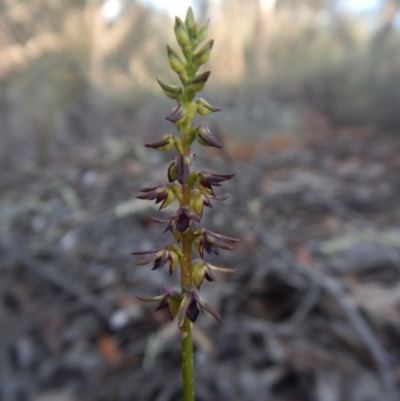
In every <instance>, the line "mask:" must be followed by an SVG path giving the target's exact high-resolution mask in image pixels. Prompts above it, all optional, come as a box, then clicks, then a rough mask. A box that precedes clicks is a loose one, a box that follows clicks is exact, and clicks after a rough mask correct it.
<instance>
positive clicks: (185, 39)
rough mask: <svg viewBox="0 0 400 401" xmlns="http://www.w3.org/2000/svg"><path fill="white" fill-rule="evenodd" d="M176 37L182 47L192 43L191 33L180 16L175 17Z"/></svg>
mask: <svg viewBox="0 0 400 401" xmlns="http://www.w3.org/2000/svg"><path fill="white" fill-rule="evenodd" d="M174 30H175V37H176V41H177V42H178V44H179V46H180V47H183V46H187V45H189V43H190V38H189V33H188V30H187V28H186V26H185V23H184V22H183V21H182V20H181V19H180V18H179V17H175V28H174Z"/></svg>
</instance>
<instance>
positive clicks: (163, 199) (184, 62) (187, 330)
mask: <svg viewBox="0 0 400 401" xmlns="http://www.w3.org/2000/svg"><path fill="white" fill-rule="evenodd" d="M209 22H210V20H207V21H205V22H203V23H201V24H198V23H197V22H196V20H195V18H194V14H193V10H192V8H191V7H189V9H188V10H187V13H186V17H185V19H184V21H183V20H182V19H180V18H179V17H176V19H175V25H174V33H175V38H176V41H177V43H178V45H179V48H178V50H179V51H177V50H175V49H174V48H172V47H170V46H167V55H168V61H169V64H170V67H171V68H172V70H173V71H174V72H175V73H177V75H178V78H179V80H180V82H181V84H182V85H179V86H177V85H171V84H169V83H167V82H165V81H163V80H161V79H158V78H157V82H158V84H159V85H160V87H161V89H162V90H163V92H164V94H165V95H166V96H167V97H168V98H170V99H173V100H175V102H176V105H175V107H174V108H173V109H172V111H171V112H170V113H169V115H167V117H165V118H166V119H167V120H168V121H170V122H171V123H173V125H174V128H175V129H176V131H178V132H179V135H178V134H175V133H171V132H167V133H166V134H165V135H164V136H163V137H162V138H161V139H159V140H157V141H154V142H151V143H147V144H146V145H145V146H146V147H147V148H152V149H156V150H158V151H166V150H170V149H172V148H175V150H176V152H177V154H176V155H175V156H174V157H173V158H172V160H170V161H169V163H168V169H167V172H166V175H167V179H168V182H166V183H163V184H160V185H158V186H154V187H148V188H143V189H142V190H140V191H141V194H140V195H139V196H138V198H139V199H148V200H154V201H155V203H156V204H160V209H163V208H166V207H167V206H169V205H171V204H172V202H174V200H175V199H176V201H177V203H179V206H178V208H177V210H176V211H175V212H174V213H172V214H169V215H164V216H161V217H153V218H151V220H152V221H154V222H156V223H167V224H166V228H165V232H167V231H170V232H171V233H172V235H173V236H174V238H175V241H176V242H175V243H170V244H167V245H165V246H162V247H158V248H155V249H151V250H144V251H137V252H133V253H132V254H133V255H136V256H141V258H140V260H138V261H137V263H136V265H138V266H142V265H147V264H150V265H152V267H151V269H152V270H156V271H157V270H160V269H162V268H163V267H164V266H168V269H169V273H173V272H174V270H175V269H176V267H177V266H178V265H179V266H180V275H179V277H180V279H181V283H180V284H181V285H180V287H181V291H180V292H176V291H171V290H169V289H167V288H166V287H164V286H163V292H162V293H161V294H160V295H157V296H155V297H152V298H149V297H139V296H137V298H138V299H140V300H142V301H144V302H148V301H158V306H157V308H156V310H160V309H167V311H168V313H169V315H170V318H171V320H172V319H174V318H175V317H177V321H178V326H179V328H180V329H181V334H182V351H183V352H182V358H183V364H182V366H183V378H184V399H185V401H194V399H195V395H194V389H193V337H192V323H194V322H196V320H197V319H198V316H199V314H200V311H202V312H204V311H207V312H208V313H210V314H211V315H212V316H213V317H214V318H215V319H216V320H217V321H218V322H221V316H220V315H219V313H218V312H217V311H216V310H215V309H214V308H212V307H211V306H210V305H208V304H207V303H206V302H205V300H204V299H203V298H201V297H200V295H199V294H198V292H197V290H198V289H199V288H200V287H201V285H202V284H203V283H204V282H205V281H207V282H213V281H216V277H217V274H216V273H215V272H218V271H220V272H225V273H228V272H231V271H233V270H232V269H228V268H223V267H217V266H214V265H212V264H210V263H208V262H205V261H204V260H203V256H204V253H208V254H216V255H218V253H219V250H220V249H223V250H229V251H230V250H233V249H235V244H236V243H238V242H240V241H239V240H238V239H236V238H232V237H227V236H224V235H221V234H216V233H214V232H212V231H210V230H207V229H206V228H201V227H197V226H196V223H199V222H200V221H201V218H202V216H203V212H204V208H205V207H208V208H212V207H213V205H212V202H213V201H214V200H218V201H222V200H225V199H227V197H226V196H217V195H216V194H215V192H214V191H215V188H217V187H220V186H221V185H222V183H223V182H224V181H227V180H229V179H231V178H232V177H233V174H215V173H211V172H210V171H207V170H205V171H190V170H191V166H192V163H193V158H194V152H193V151H192V148H191V147H192V145H193V146H194V145H197V144H199V145H201V146H211V147H214V148H218V149H221V148H222V144H221V143H220V142H219V141H218V140H217V138H215V137H214V136H213V134H212V133H211V132H210V130H209V128H208V127H207V126H206V125H204V124H200V125H198V126H193V119H194V117H195V116H196V115H197V114H198V115H199V116H207V115H209V114H211V113H215V112H218V111H220V108H218V107H216V106H213V105H212V104H210V103H208V102H207V101H206V100H204V99H203V98H201V97H197V95H196V93H197V92H200V91H201V90H202V89H203V88H204V86H205V85H206V83H207V82H208V79H209V77H210V71H202V70H201V68H202V66H203V65H204V64H205V63H206V62H207V61H208V60H209V58H210V55H211V51H212V50H213V45H214V40H213V39H209V40H208V41H206V42H204V43H203V44H201V42H202V41H203V40H205V39H206V36H207V31H208V25H209ZM193 249H194V250H195V251H196V252H197V253H198V254H199V255H200V257H201V259H195V260H193Z"/></svg>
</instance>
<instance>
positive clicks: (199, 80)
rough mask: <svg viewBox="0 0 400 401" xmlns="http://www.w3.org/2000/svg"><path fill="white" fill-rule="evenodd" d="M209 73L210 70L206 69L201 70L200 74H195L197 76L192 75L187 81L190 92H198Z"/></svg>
mask: <svg viewBox="0 0 400 401" xmlns="http://www.w3.org/2000/svg"><path fill="white" fill-rule="evenodd" d="M210 74H211V71H206V72H203V73H202V74H200V75H197V77H194V78H193V79H192V80H191V81H190V82H189V89H190V91H192V92H200V91H201V90H202V89H203V87H204V85H205V84H206V82H207V80H208V78H209V76H210Z"/></svg>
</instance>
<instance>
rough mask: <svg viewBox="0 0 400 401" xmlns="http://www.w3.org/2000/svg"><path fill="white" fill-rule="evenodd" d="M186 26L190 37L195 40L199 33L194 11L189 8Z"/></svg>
mask: <svg viewBox="0 0 400 401" xmlns="http://www.w3.org/2000/svg"><path fill="white" fill-rule="evenodd" d="M185 25H186V28H187V30H188V32H189V35H190V36H191V37H192V38H193V39H194V38H195V36H196V33H197V24H196V20H195V19H194V14H193V9H192V7H189V8H188V10H187V13H186V18H185Z"/></svg>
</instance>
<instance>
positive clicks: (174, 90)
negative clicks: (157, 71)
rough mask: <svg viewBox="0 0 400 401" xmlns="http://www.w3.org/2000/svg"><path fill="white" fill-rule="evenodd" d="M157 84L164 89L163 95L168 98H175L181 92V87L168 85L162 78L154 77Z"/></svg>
mask: <svg viewBox="0 0 400 401" xmlns="http://www.w3.org/2000/svg"><path fill="white" fill-rule="evenodd" d="M156 80H157V82H158V84H159V85H160V86H161V89H162V90H163V91H164V93H165V96H167V97H169V98H170V99H176V98H177V97H179V95H181V94H182V92H183V91H182V88H181V87H180V86H176V85H170V84H167V83H166V82H164V81H163V80H162V79H159V78H156Z"/></svg>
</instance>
